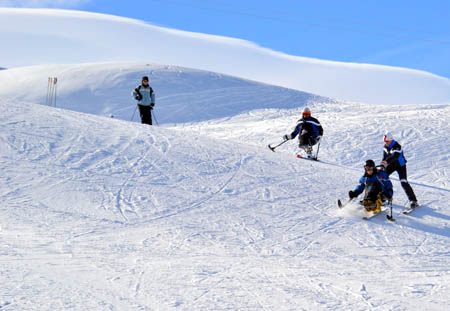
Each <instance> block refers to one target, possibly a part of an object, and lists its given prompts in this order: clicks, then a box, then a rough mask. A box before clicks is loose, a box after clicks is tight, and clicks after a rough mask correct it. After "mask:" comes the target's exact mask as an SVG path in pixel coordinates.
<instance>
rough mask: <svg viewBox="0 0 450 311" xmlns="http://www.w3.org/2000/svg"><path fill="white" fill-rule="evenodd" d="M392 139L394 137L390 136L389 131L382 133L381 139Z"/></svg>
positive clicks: (385, 140)
mask: <svg viewBox="0 0 450 311" xmlns="http://www.w3.org/2000/svg"><path fill="white" fill-rule="evenodd" d="M392 140H394V137H392V134H391V133H390V132H388V131H386V132H385V133H384V135H383V141H384V142H387V141H392Z"/></svg>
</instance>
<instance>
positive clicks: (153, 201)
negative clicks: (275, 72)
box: [0, 63, 450, 311]
mask: <svg viewBox="0 0 450 311" xmlns="http://www.w3.org/2000/svg"><path fill="white" fill-rule="evenodd" d="M152 66H153V67H152ZM63 67H64V66H62V65H61V66H54V67H48V68H44V66H43V67H41V68H38V70H36V68H21V69H17V72H19V71H20V70H28V75H18V77H17V79H24V80H21V81H22V83H21V84H20V85H21V86H22V88H20V86H18V87H17V88H16V89H15V90H17V92H16V93H15V92H9V90H10V89H11V88H15V87H16V86H15V83H12V82H10V81H11V80H10V79H9V78H8V79H5V78H4V77H6V76H4V75H5V74H8V75H11V74H14V71H12V70H10V69H8V70H6V71H2V72H1V73H0V78H1V79H2V84H4V83H5V84H7V83H9V84H8V85H9V86H8V87H6V86H4V87H2V88H0V92H2V93H1V94H2V95H1V97H0V128H1V129H0V202H2V203H1V204H0V228H1V229H0V271H1V273H0V284H1V291H0V309H2V310H64V309H70V310H439V311H440V310H445V309H446V308H447V307H448V297H449V296H450V286H449V284H450V252H449V247H448V245H449V242H450V225H449V224H450V222H449V220H450V210H449V207H448V203H449V202H450V178H449V176H450V169H449V164H450V158H449V154H450V152H449V151H450V150H449V145H448V141H449V138H450V136H449V135H450V134H449V133H450V125H449V124H450V105H449V104H442V105H406V106H405V105H404V106H394V105H392V106H386V105H365V104H358V103H350V102H338V101H335V100H331V99H327V98H325V97H318V96H313V95H310V94H305V93H300V92H296V91H293V90H287V89H281V88H277V87H273V86H269V85H263V84H258V83H254V82H251V81H244V80H240V79H237V78H232V77H229V76H223V75H215V74H212V73H210V72H202V71H196V70H189V69H186V68H176V67H172V66H171V67H164V66H160V67H158V66H156V65H151V66H149V67H147V66H146V64H142V65H129V66H128V65H125V64H123V63H121V64H109V65H108V64H99V65H93V64H90V65H79V66H78V67H76V66H66V67H65V70H66V71H64V70H63V69H64V68H63ZM108 67H109V68H110V69H109V73H108V74H106V75H105V80H104V81H97V79H98V77H99V76H100V75H101V74H102V73H104V72H107V71H108ZM77 68H78V71H76V69H77ZM120 68H122V71H120V70H119V69H120ZM149 68H151V69H152V70H151V71H150V72H152V73H154V75H153V79H151V82H154V84H155V85H156V87H155V90H156V92H157V94H159V96H160V98H159V99H157V106H156V109H155V112H156V114H157V117H158V119H159V121H160V126H159V127H157V126H154V127H148V126H145V125H141V124H138V123H136V122H129V118H130V116H131V113H132V112H133V108H134V106H133V104H134V103H133V102H132V101H130V98H129V97H128V96H129V92H130V87H131V88H133V87H134V86H135V85H136V80H137V79H139V78H140V76H141V75H142V74H143V73H144V72H149V71H148V69H149ZM56 69H57V70H59V72H60V73H61V74H60V75H61V77H64V79H62V78H61V93H60V99H59V100H60V101H59V102H60V103H61V104H64V105H67V106H65V107H64V108H67V109H71V110H78V111H83V112H90V113H91V114H86V113H81V112H78V111H70V110H67V109H61V108H53V107H46V106H44V105H42V100H41V99H42V96H43V94H42V91H39V92H41V93H40V94H34V92H33V90H40V89H41V86H40V85H37V84H35V83H38V84H39V83H43V85H44V90H45V87H46V83H47V80H46V79H47V76H48V75H49V74H50V72H52V71H53V70H55V71H54V72H57V71H56ZM59 72H58V75H59ZM177 72H179V73H180V74H179V75H177V74H176V73H177ZM64 75H66V76H64ZM8 77H12V76H8ZM24 77H26V78H24ZM42 77H44V78H45V79H44V81H42ZM77 77H80V78H77ZM86 77H91V78H86ZM25 79H28V80H25ZM14 81H16V82H17V80H14ZM66 81H71V82H72V83H68V82H66ZM83 81H85V82H86V84H83ZM27 82H28V84H27ZM125 82H126V83H125ZM114 83H116V84H114ZM24 85H26V87H23V86H24ZM63 85H64V87H67V89H66V90H64V87H63ZM69 86H70V87H69ZM116 87H117V89H116V92H117V93H109V91H110V90H113V89H114V88H116ZM27 88H31V90H32V92H30V93H31V95H30V94H27V95H24V94H23V92H20V90H23V89H27ZM182 89H184V90H185V91H184V93H182V92H181V90H182ZM170 90H173V92H174V96H172V97H171V96H169V94H170ZM199 90H201V91H199ZM243 90H244V91H243ZM246 92H250V94H251V96H248V97H245V95H244V93H246ZM119 93H121V94H122V93H123V94H125V95H123V96H124V97H123V98H124V102H123V103H121V104H120V105H123V109H124V110H123V113H122V114H121V112H120V109H119V108H118V107H119V106H120V105H119V103H118V101H116V99H115V97H116V95H118V94H119ZM14 94H17V96H18V97H17V98H14ZM212 94H216V96H212ZM258 94H264V96H263V98H262V99H261V97H259V96H257V95H258ZM44 95H45V93H44ZM20 96H22V97H20ZM23 96H30V97H27V98H25V97H23ZM33 96H34V97H33ZM120 96H122V95H120ZM277 98H278V100H277ZM183 99H189V101H187V100H183ZM282 99H284V100H282ZM266 100H267V102H266ZM105 102H106V103H111V105H106V104H105ZM36 104H41V105H36ZM306 104H307V105H309V106H310V107H311V109H312V111H313V115H314V116H315V117H317V118H319V120H320V121H321V122H322V124H323V126H324V129H325V137H324V140H323V143H322V144H321V147H320V153H319V157H320V159H321V160H322V162H310V161H306V160H299V159H297V158H296V157H295V152H296V151H297V147H296V142H295V141H292V142H289V143H286V144H284V145H283V146H281V147H279V148H278V149H277V150H276V152H275V153H273V152H271V151H270V150H269V149H268V148H267V144H269V143H278V142H280V141H281V137H282V135H283V134H286V133H289V132H290V131H291V130H292V127H293V126H294V125H295V123H296V120H297V119H298V118H299V115H300V112H301V110H302V108H303V107H304V106H305V105H306ZM64 105H63V106H64ZM69 105H70V107H69ZM186 106H188V107H187V108H186ZM87 107H91V111H86V110H87ZM105 107H112V108H111V109H112V111H105ZM167 107H170V110H168V108H167ZM238 107H242V108H241V109H239V108H238ZM189 111H195V113H193V114H192V115H189V116H186V112H189ZM233 111H235V113H233ZM108 113H115V114H117V115H119V116H121V118H119V119H117V118H115V119H111V118H108V117H105V115H107V114H108ZM189 118H192V119H191V120H189ZM120 119H122V120H120ZM177 120H180V121H177ZM135 121H137V117H135ZM178 122H180V123H178ZM181 122H183V123H181ZM385 129H389V130H391V131H392V133H393V134H394V137H395V138H396V139H398V140H399V142H400V143H401V144H402V146H403V147H404V150H405V155H406V158H407V159H408V174H409V179H410V182H411V184H412V186H413V188H414V190H415V192H416V194H417V197H418V198H419V201H420V203H421V204H423V206H422V207H420V209H418V210H417V211H415V212H413V213H412V214H410V215H409V216H405V215H402V214H401V211H402V209H403V207H402V206H403V204H404V203H405V200H406V197H405V194H404V192H403V190H402V189H401V187H400V184H399V182H398V179H397V178H396V177H397V176H396V175H395V174H394V176H393V182H394V188H395V196H394V216H395V218H396V222H395V223H390V222H387V220H386V219H385V218H384V215H382V216H380V217H378V218H374V219H372V220H370V221H362V220H361V219H360V216H361V213H360V211H359V210H358V207H356V206H349V207H348V208H346V209H344V210H338V209H337V207H336V199H337V198H342V199H345V197H346V195H347V192H348V190H350V189H353V187H354V186H355V185H356V183H357V181H358V179H359V177H360V175H361V174H362V170H363V169H362V163H363V162H364V160H366V159H368V158H373V159H374V160H375V161H376V162H378V161H379V160H380V158H381V153H382V146H383V143H382V134H383V131H384V130H385Z"/></svg>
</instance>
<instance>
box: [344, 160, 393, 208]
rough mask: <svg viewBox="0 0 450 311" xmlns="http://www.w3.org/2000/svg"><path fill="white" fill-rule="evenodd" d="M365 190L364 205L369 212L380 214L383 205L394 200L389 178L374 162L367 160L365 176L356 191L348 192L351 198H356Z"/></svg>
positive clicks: (360, 180)
mask: <svg viewBox="0 0 450 311" xmlns="http://www.w3.org/2000/svg"><path fill="white" fill-rule="evenodd" d="M364 189H365V190H366V191H365V194H364V200H363V205H364V208H365V209H366V210H367V211H372V212H374V213H379V212H380V211H381V206H382V205H383V203H384V202H385V201H386V200H392V195H393V189H392V183H391V181H390V179H389V176H388V174H386V173H385V172H384V171H383V170H377V168H376V167H375V162H374V161H373V160H367V161H366V163H365V164H364V175H363V176H362V177H361V178H360V179H359V185H358V186H356V188H355V190H350V191H349V192H348V196H349V198H350V199H353V198H356V197H357V196H358V195H360V194H361V193H362V192H363V191H364Z"/></svg>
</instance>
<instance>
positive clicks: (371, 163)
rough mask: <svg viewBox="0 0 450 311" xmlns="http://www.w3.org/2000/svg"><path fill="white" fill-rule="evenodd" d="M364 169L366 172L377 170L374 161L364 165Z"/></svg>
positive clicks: (368, 161)
mask: <svg viewBox="0 0 450 311" xmlns="http://www.w3.org/2000/svg"><path fill="white" fill-rule="evenodd" d="M364 169H365V170H366V171H370V170H372V171H375V170H376V168H375V162H373V160H367V161H366V163H364Z"/></svg>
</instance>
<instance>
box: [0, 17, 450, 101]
mask: <svg viewBox="0 0 450 311" xmlns="http://www.w3.org/2000/svg"><path fill="white" fill-rule="evenodd" d="M93 30H95V31H93ZM300 40H301V38H300ZM0 42H2V46H4V47H6V48H2V49H0V60H1V62H2V63H0V66H3V67H8V68H11V67H16V66H28V65H41V64H55V63H59V64H61V63H63V64H67V63H75V64H78V63H86V62H105V61H132V62H135V61H139V62H151V63H157V64H170V65H178V66H183V67H189V68H197V69H202V70H207V71H212V72H219V73H222V74H228V75H232V76H236V77H241V78H245V79H250V80H254V81H259V82H264V83H268V84H273V85H278V86H283V87H287V88H291V89H296V90H301V91H304V92H308V93H312V94H319V95H322V96H326V97H331V98H338V99H343V100H351V101H358V102H366V103H371V104H442V103H445V104H446V103H448V102H450V80H449V79H447V78H442V77H439V76H435V75H432V74H429V73H426V72H421V71H417V70H409V69H403V68H394V67H387V66H378V65H368V64H353V63H339V62H330V61H323V60H317V59H310V58H304V57H297V56H291V55H286V54H283V53H279V52H276V51H272V50H269V49H265V48H262V47H259V46H257V45H255V44H253V43H251V42H247V41H243V40H238V39H233V38H224V37H218V36H211V35H205V34H198V33H189V32H183V31H178V30H174V29H168V28H163V27H158V26H154V25H150V24H147V23H144V22H142V21H138V20H132V19H127V18H122V17H117V16H109V15H102V14H94V13H88V12H79V11H66V10H47V9H34V10H33V9H8V8H0ZM330 48H333V47H330ZM349 48H351V47H349Z"/></svg>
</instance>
